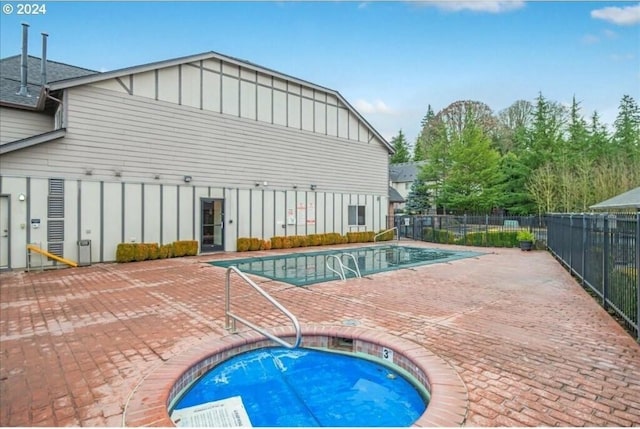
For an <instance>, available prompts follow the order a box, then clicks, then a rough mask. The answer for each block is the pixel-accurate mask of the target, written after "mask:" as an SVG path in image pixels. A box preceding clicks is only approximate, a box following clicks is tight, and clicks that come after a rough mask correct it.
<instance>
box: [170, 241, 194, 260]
mask: <svg viewBox="0 0 640 429" xmlns="http://www.w3.org/2000/svg"><path fill="white" fill-rule="evenodd" d="M197 254H198V241H197V240H180V241H174V242H173V256H175V257H180V256H195V255H197Z"/></svg>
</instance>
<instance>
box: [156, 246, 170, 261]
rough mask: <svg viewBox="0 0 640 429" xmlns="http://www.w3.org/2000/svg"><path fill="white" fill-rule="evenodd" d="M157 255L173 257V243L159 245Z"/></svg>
mask: <svg viewBox="0 0 640 429" xmlns="http://www.w3.org/2000/svg"><path fill="white" fill-rule="evenodd" d="M158 257H159V258H160V259H166V258H173V244H171V243H169V244H163V245H162V246H160V252H159V253H158Z"/></svg>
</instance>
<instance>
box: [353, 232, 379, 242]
mask: <svg viewBox="0 0 640 429" xmlns="http://www.w3.org/2000/svg"><path fill="white" fill-rule="evenodd" d="M375 235H376V234H375V232H373V231H362V232H347V241H348V242H349V243H368V242H370V241H373V237H375Z"/></svg>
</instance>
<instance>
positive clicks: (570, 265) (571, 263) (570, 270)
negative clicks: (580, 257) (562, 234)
mask: <svg viewBox="0 0 640 429" xmlns="http://www.w3.org/2000/svg"><path fill="white" fill-rule="evenodd" d="M572 235H573V214H570V215H569V272H570V273H572V274H573V239H572V237H571V236H572Z"/></svg>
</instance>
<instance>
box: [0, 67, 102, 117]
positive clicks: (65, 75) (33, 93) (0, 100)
mask: <svg viewBox="0 0 640 429" xmlns="http://www.w3.org/2000/svg"><path fill="white" fill-rule="evenodd" d="M20 63H21V56H20V55H15V56H13V57H7V58H3V59H0V104H8V105H14V106H19V107H25V108H31V109H33V108H36V107H37V106H38V102H39V101H40V91H41V88H42V82H41V76H40V68H41V64H42V60H41V59H40V58H38V57H33V56H31V55H29V56H28V57H27V92H28V94H29V95H30V97H26V96H23V95H18V92H19V91H20V77H21V75H22V71H21V67H20ZM97 73H98V72H97V71H94V70H88V69H85V68H81V67H75V66H70V65H68V64H62V63H58V62H55V61H49V60H47V83H52V82H56V81H60V80H65V79H72V78H76V77H81V76H87V75H92V74H97Z"/></svg>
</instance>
